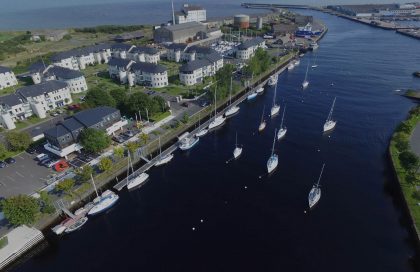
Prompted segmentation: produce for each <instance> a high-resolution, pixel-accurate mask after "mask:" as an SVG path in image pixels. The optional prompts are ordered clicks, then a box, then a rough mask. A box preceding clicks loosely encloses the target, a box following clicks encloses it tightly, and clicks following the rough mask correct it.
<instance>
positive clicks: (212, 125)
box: [209, 116, 226, 130]
mask: <svg viewBox="0 0 420 272" xmlns="http://www.w3.org/2000/svg"><path fill="white" fill-rule="evenodd" d="M225 121H226V118H224V117H223V116H219V117H217V118H216V119H215V120H213V121H212V122H211V123H210V124H209V130H210V129H214V128H217V127H219V126H221V125H223V124H224V123H225Z"/></svg>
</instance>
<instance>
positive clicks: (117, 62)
mask: <svg viewBox="0 0 420 272" xmlns="http://www.w3.org/2000/svg"><path fill="white" fill-rule="evenodd" d="M130 62H131V60H128V59H120V58H112V59H110V60H109V61H108V66H117V67H118V68H125V69H127V67H128V65H129V64H130Z"/></svg>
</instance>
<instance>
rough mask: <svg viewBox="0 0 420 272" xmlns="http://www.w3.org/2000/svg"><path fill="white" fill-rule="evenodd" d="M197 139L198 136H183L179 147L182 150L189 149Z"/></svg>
mask: <svg viewBox="0 0 420 272" xmlns="http://www.w3.org/2000/svg"><path fill="white" fill-rule="evenodd" d="M199 140H200V138H199V137H185V138H184V139H182V140H181V141H180V145H179V149H181V150H183V151H185V150H188V149H191V148H193V147H194V146H195V145H196V144H197V143H198V141H199Z"/></svg>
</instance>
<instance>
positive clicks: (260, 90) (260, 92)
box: [256, 87, 264, 94]
mask: <svg viewBox="0 0 420 272" xmlns="http://www.w3.org/2000/svg"><path fill="white" fill-rule="evenodd" d="M263 92H264V88H263V87H261V88H259V89H258V90H257V91H256V93H257V94H262V93H263Z"/></svg>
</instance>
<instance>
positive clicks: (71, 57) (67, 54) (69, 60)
mask: <svg viewBox="0 0 420 272" xmlns="http://www.w3.org/2000/svg"><path fill="white" fill-rule="evenodd" d="M51 62H52V64H54V65H55V66H60V67H64V68H68V69H73V70H79V69H80V68H79V63H78V61H77V58H76V53H75V51H74V50H70V51H64V52H59V53H56V54H54V55H52V56H51Z"/></svg>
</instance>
